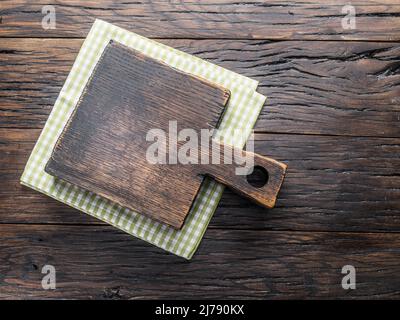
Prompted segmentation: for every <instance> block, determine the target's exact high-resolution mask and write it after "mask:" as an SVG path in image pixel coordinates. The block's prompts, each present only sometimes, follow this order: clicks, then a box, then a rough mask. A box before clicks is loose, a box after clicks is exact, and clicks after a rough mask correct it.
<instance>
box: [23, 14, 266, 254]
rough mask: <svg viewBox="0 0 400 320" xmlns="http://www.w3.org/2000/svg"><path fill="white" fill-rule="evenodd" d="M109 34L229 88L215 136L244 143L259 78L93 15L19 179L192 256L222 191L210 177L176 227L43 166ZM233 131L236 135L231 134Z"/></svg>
mask: <svg viewBox="0 0 400 320" xmlns="http://www.w3.org/2000/svg"><path fill="white" fill-rule="evenodd" d="M110 40H114V41H117V42H119V43H122V44H124V45H126V46H128V47H131V48H133V49H136V50H138V51H141V52H142V53H144V54H146V55H148V56H150V57H152V58H154V59H157V60H160V61H163V62H165V63H167V64H169V65H171V66H172V67H174V68H177V69H179V70H181V71H184V72H188V73H191V74H193V75H196V76H200V77H203V78H205V79H207V80H209V81H211V82H214V83H216V84H219V85H221V86H223V87H226V88H228V89H229V90H230V91H231V98H230V100H229V103H228V106H227V109H226V111H225V113H224V117H223V119H222V121H221V123H220V127H219V130H218V131H217V135H216V136H215V138H219V139H226V138H229V141H230V142H231V143H233V144H234V145H235V146H237V147H243V146H244V144H245V142H246V139H247V137H248V136H249V135H250V133H251V130H252V128H253V126H254V123H255V121H256V119H257V117H258V115H259V113H260V111H261V108H262V106H263V104H264V102H265V97H264V96H262V95H260V94H259V93H257V92H255V90H256V88H257V85H258V82H257V81H255V80H252V79H249V78H247V77H244V76H241V75H239V74H236V73H234V72H231V71H229V70H226V69H224V68H221V67H219V66H216V65H214V64H211V63H209V62H207V61H204V60H202V59H199V58H197V57H194V56H192V55H189V54H186V53H184V52H181V51H179V50H176V49H173V48H171V47H168V46H165V45H163V44H160V43H158V42H155V41H153V40H150V39H147V38H144V37H141V36H139V35H137V34H135V33H132V32H129V31H126V30H124V29H121V28H119V27H116V26H114V25H112V24H109V23H107V22H104V21H101V20H96V21H95V23H94V24H93V26H92V28H91V30H90V32H89V34H88V36H87V38H86V39H85V41H84V43H83V45H82V47H81V49H80V51H79V54H78V56H77V58H76V60H75V63H74V65H73V67H72V70H71V72H70V74H69V75H68V78H67V80H66V82H65V84H64V86H63V88H62V90H61V92H60V94H59V96H58V98H57V101H56V103H55V105H54V107H53V110H52V112H51V114H50V116H49V118H48V120H47V122H46V124H45V127H44V128H43V131H42V132H41V134H40V137H39V139H38V141H37V143H36V145H35V147H34V149H33V151H32V153H31V155H30V157H29V160H28V163H27V165H26V167H25V170H24V172H23V174H22V177H21V183H22V184H24V185H26V186H28V187H31V188H33V189H35V190H37V191H39V192H42V193H44V194H46V195H48V196H50V197H52V198H55V199H57V200H59V201H61V202H64V203H66V204H68V205H70V206H72V207H74V208H76V209H78V210H80V211H83V212H85V213H87V214H89V215H91V216H94V217H96V218H98V219H100V220H103V221H105V222H107V223H109V224H111V225H113V226H115V227H117V228H119V229H121V230H123V231H125V232H127V233H129V234H131V235H133V236H135V237H138V238H140V239H143V240H145V241H147V242H150V243H152V244H154V245H156V246H158V247H160V248H162V249H164V250H167V251H169V252H172V253H174V254H176V255H178V256H181V257H184V258H186V259H190V258H191V257H192V256H193V254H194V252H195V251H196V249H197V247H198V245H199V243H200V241H201V239H202V237H203V234H204V232H205V230H206V229H207V226H208V223H209V221H210V219H211V217H212V215H213V213H214V211H215V209H216V207H217V205H218V202H219V200H220V198H221V195H222V192H223V186H222V185H220V184H218V183H217V182H215V181H213V180H211V179H205V180H204V182H203V184H202V186H201V188H200V191H199V194H198V195H197V197H196V200H195V202H194V205H193V206H192V209H191V211H190V213H189V214H188V216H187V218H186V220H185V224H184V226H183V228H182V229H181V230H175V229H173V228H172V227H169V226H167V225H165V224H162V223H159V222H157V221H154V220H152V219H150V218H148V217H146V216H143V215H141V214H138V213H136V212H133V211H130V210H128V209H126V208H123V207H121V206H119V205H117V204H116V203H113V202H111V201H109V200H106V199H104V198H102V197H100V196H98V195H96V194H94V193H91V192H88V191H86V190H84V189H81V188H79V187H77V186H74V185H71V184H69V183H66V182H64V181H61V180H59V179H56V178H54V177H53V176H50V175H48V174H47V173H46V172H45V171H44V167H45V164H46V163H47V161H48V159H49V157H50V155H51V152H52V150H53V147H54V145H55V143H56V141H57V139H58V137H59V135H60V134H61V132H62V130H63V128H64V126H65V124H66V123H67V121H68V119H69V117H70V115H71V114H72V111H73V110H74V108H75V107H76V105H77V103H78V100H79V98H80V96H81V94H82V91H83V89H84V87H85V85H86V82H87V81H88V79H89V77H90V75H91V73H92V71H93V69H94V67H95V65H96V63H97V61H98V59H99V58H100V56H101V53H102V52H103V50H104V48H105V46H106V45H107V43H108V42H109V41H110ZM236 129H240V130H242V132H243V133H244V134H242V135H239V136H235V135H234V131H235V130H236ZM231 137H234V138H233V139H231ZM154 196H157V195H154Z"/></svg>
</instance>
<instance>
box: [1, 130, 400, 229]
mask: <svg viewBox="0 0 400 320" xmlns="http://www.w3.org/2000/svg"><path fill="white" fill-rule="evenodd" d="M39 133H40V130H37V129H34V130H32V129H0V153H1V154H2V155H3V156H2V157H0V180H1V181H2V184H1V186H0V224H1V223H6V224H12V223H14V224H23V223H33V224H40V223H43V224H76V225H81V224H89V225H91V224H101V222H100V221H98V220H96V219H94V218H91V217H88V216H87V215H85V214H83V213H80V212H79V211H76V210H74V209H72V208H70V207H68V206H66V205H64V204H62V203H59V202H57V201H55V200H53V199H50V198H49V197H47V196H45V195H42V194H40V193H38V192H36V191H33V190H31V189H29V188H27V187H24V186H21V185H20V184H19V178H20V176H21V174H22V171H23V168H24V166H25V163H26V161H27V159H28V156H29V153H30V152H31V150H32V148H33V145H34V143H35V141H36V140H37V138H38V136H39ZM255 151H256V152H257V153H259V154H269V155H271V156H273V157H274V158H275V159H277V160H280V161H285V162H286V163H287V164H288V168H289V169H288V171H287V175H286V178H285V182H284V184H283V186H282V189H281V192H280V194H279V198H278V202H277V204H276V206H275V208H274V209H272V210H265V209H263V208H260V207H258V206H257V205H255V204H252V203H251V202H249V201H247V200H245V199H243V198H241V197H239V196H238V195H235V194H234V193H232V192H230V191H229V190H226V191H225V192H224V195H223V197H222V199H221V202H220V204H219V206H218V208H217V211H216V213H215V214H214V216H213V218H212V220H211V224H210V228H214V229H215V228H216V229H218V230H221V229H235V230H237V229H244V230H286V231H287V230H298V231H305V232H312V231H331V232H333V231H337V232H400V214H399V212H400V201H399V198H400V188H399V186H400V179H399V175H398V173H399V167H400V159H399V157H398V155H399V153H400V139H399V138H368V137H333V136H332V137H331V136H309V135H293V134H288V135H285V134H257V135H256V136H255ZM16 203H18V207H17V208H16V207H15V204H16Z"/></svg>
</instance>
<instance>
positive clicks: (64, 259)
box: [0, 225, 400, 299]
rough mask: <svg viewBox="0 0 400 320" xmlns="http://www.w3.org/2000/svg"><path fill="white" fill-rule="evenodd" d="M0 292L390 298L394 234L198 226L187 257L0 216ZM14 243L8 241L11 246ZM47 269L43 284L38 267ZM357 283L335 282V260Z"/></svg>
mask: <svg viewBox="0 0 400 320" xmlns="http://www.w3.org/2000/svg"><path fill="white" fill-rule="evenodd" d="M0 233H1V235H2V241H1V242H0V257H3V258H4V259H5V261H7V263H2V264H0V275H1V278H0V298H13V297H17V298H19V299H24V298H37V299H40V298H42V299H43V298H75V299H78V298H86V299H143V298H167V299H168V298H169V299H177V298H180V299H188V298H191V299H194V298H203V299H210V298H216V299H217V298H220V299H221V298H225V299H226V298H233V299H245V298H253V299H267V298H281V297H285V298H292V299H294V298H305V297H307V298H317V297H319V298H332V297H335V298H341V299H349V298H375V299H376V298H398V297H399V295H400V291H399V287H400V278H399V277H398V270H399V260H400V249H399V248H400V235H399V234H374V233H336V232H313V233H308V232H293V231H291V232H282V231H279V232H273V231H257V232H254V231H253V230H210V229H209V230H207V232H206V234H205V237H204V239H203V242H202V243H201V245H200V248H199V250H198V252H197V254H196V256H195V257H194V259H193V260H192V261H184V260H182V259H181V258H179V257H176V256H172V255H170V254H167V253H165V252H163V251H162V250H161V249H159V248H156V247H154V246H151V245H149V244H146V243H144V242H143V241H141V240H138V239H135V238H132V237H130V236H129V235H127V234H125V233H123V232H121V231H119V230H116V229H114V228H112V227H111V226H92V227H89V226H80V227H79V228H78V227H74V226H59V225H49V226H35V225H32V226H27V225H24V226H20V225H18V226H17V225H0ZM16 249H17V250H16ZM45 264H51V265H53V266H54V267H55V269H56V280H57V289H56V290H43V289H42V288H41V280H42V277H43V274H41V269H42V267H43V266H44V265H45ZM347 264H351V265H353V266H355V268H356V270H357V278H356V279H357V289H356V290H343V289H342V287H341V281H342V277H343V274H341V269H342V267H343V266H344V265H347Z"/></svg>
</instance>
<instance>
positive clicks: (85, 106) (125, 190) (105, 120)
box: [45, 41, 230, 229]
mask: <svg viewBox="0 0 400 320" xmlns="http://www.w3.org/2000/svg"><path fill="white" fill-rule="evenodd" d="M229 96H230V92H229V90H226V89H223V88H222V87H219V86H216V85H213V84H211V83H209V82H206V81H205V80H202V79H200V78H196V77H193V76H190V75H189V74H186V73H183V72H179V71H178V70H175V69H173V68H171V67H170V66H168V65H166V64H164V63H160V62H158V61H156V60H154V59H151V58H149V57H147V56H145V55H143V54H142V53H140V52H138V51H136V50H132V49H130V48H128V47H126V46H123V45H121V44H118V43H116V42H111V41H110V43H109V44H108V45H107V46H106V48H105V49H104V52H103V53H102V56H101V57H100V59H99V61H98V62H97V65H96V67H95V69H94V71H93V73H92V76H91V78H90V79H89V81H88V83H87V85H86V87H85V89H84V91H83V93H82V96H81V97H80V100H79V102H78V105H77V107H76V109H75V111H74V112H73V114H72V115H71V117H70V119H69V121H68V123H67V125H66V126H65V128H64V131H63V132H62V133H61V136H60V137H59V139H58V141H57V143H56V145H55V147H54V149H53V152H52V154H51V157H50V159H49V161H48V162H47V164H46V167H45V171H46V172H47V173H49V174H51V175H53V176H55V177H58V178H61V179H63V180H65V181H67V182H69V183H72V184H74V185H77V186H80V187H82V188H85V189H86V190H89V191H91V192H94V193H96V194H98V195H101V196H103V197H105V198H107V199H109V200H111V201H113V202H116V203H118V204H120V205H121V206H123V207H127V208H129V209H132V210H134V211H136V212H139V213H142V214H145V215H148V216H150V217H152V218H154V219H156V220H158V221H161V222H164V223H167V224H169V225H171V226H173V227H175V228H178V229H180V228H181V227H182V225H183V222H184V220H185V217H186V216H187V214H188V213H189V210H190V208H191V206H192V203H193V201H194V199H195V197H196V195H197V192H198V190H199V188H200V185H201V183H202V181H203V178H204V176H200V175H199V172H198V171H195V170H194V169H195V167H194V166H192V165H186V164H184V163H181V162H179V161H177V160H175V161H174V160H170V158H171V157H172V158H173V157H175V159H176V158H177V157H178V154H177V149H178V148H179V147H180V146H181V145H182V144H183V142H180V143H177V141H176V142H175V143H177V145H175V146H173V144H174V143H172V145H171V141H172V140H171V139H177V136H176V137H171V135H172V136H173V135H177V133H178V132H179V130H182V129H184V128H190V129H192V130H194V132H195V133H198V136H200V130H201V129H207V130H210V129H212V128H215V127H217V126H218V122H219V119H220V117H221V116H222V114H223V111H224V107H225V105H226V103H227V102H228V99H229ZM200 110H201V112H199V111H200ZM171 121H175V125H176V126H177V128H175V129H171V123H170V122H171ZM152 130H157V132H159V131H161V132H162V133H163V134H164V135H165V136H164V138H165V139H169V141H168V142H167V140H166V141H165V145H161V142H160V141H158V143H159V147H158V148H157V151H154V152H156V153H161V152H164V153H166V155H167V156H168V157H167V158H166V159H165V160H164V161H162V160H161V163H160V162H158V160H157V159H155V160H152V161H153V162H154V161H156V163H153V162H152V161H151V160H149V159H148V150H149V148H150V146H151V145H153V144H154V142H155V141H156V140H159V139H161V137H158V136H156V137H157V138H156V140H153V139H154V138H155V136H150V139H151V140H150V141H149V140H148V134H149V132H150V131H152ZM172 130H173V131H174V132H175V133H173V132H170V131H172ZM174 148H175V149H174ZM167 149H168V151H167ZM150 156H151V155H150ZM153 157H154V155H153Z"/></svg>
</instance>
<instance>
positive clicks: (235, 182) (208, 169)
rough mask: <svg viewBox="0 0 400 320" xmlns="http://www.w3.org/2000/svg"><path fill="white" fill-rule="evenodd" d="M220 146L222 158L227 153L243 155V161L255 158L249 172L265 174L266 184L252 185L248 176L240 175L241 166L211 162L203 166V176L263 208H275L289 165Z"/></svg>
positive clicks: (226, 146)
mask: <svg viewBox="0 0 400 320" xmlns="http://www.w3.org/2000/svg"><path fill="white" fill-rule="evenodd" d="M219 146H220V147H219V148H217V150H218V149H219V150H218V151H217V152H219V153H220V156H221V158H222V157H223V156H224V154H226V151H228V153H230V154H233V152H237V153H239V154H240V155H241V157H242V159H246V158H247V157H253V159H254V166H253V167H251V168H249V170H250V171H251V169H254V170H255V171H258V172H259V173H264V175H265V177H264V178H265V184H263V185H261V186H260V185H252V184H250V182H249V181H248V174H247V175H246V174H238V172H237V170H236V169H237V168H240V166H238V165H235V164H226V163H225V164H224V163H222V164H212V163H211V161H210V164H208V165H204V166H203V168H202V169H203V174H205V175H208V176H211V177H213V178H214V179H215V180H217V181H218V182H220V183H222V184H224V185H226V186H227V187H229V188H231V189H232V190H234V191H235V192H237V193H239V194H240V195H242V196H244V197H246V198H248V199H250V200H252V201H254V202H256V203H257V204H259V205H261V206H263V207H266V208H272V207H274V205H275V202H276V198H277V195H278V192H279V190H280V188H281V185H282V182H283V179H284V176H285V172H286V168H287V165H286V164H284V163H281V162H279V161H276V160H274V159H271V158H268V157H265V156H262V155H259V154H257V153H252V152H249V151H244V150H241V149H238V148H235V147H231V146H228V145H223V144H219ZM247 159H249V158H247ZM241 169H242V170H243V169H245V168H244V167H242V168H241ZM246 172H248V170H246ZM258 182H261V181H258Z"/></svg>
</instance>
